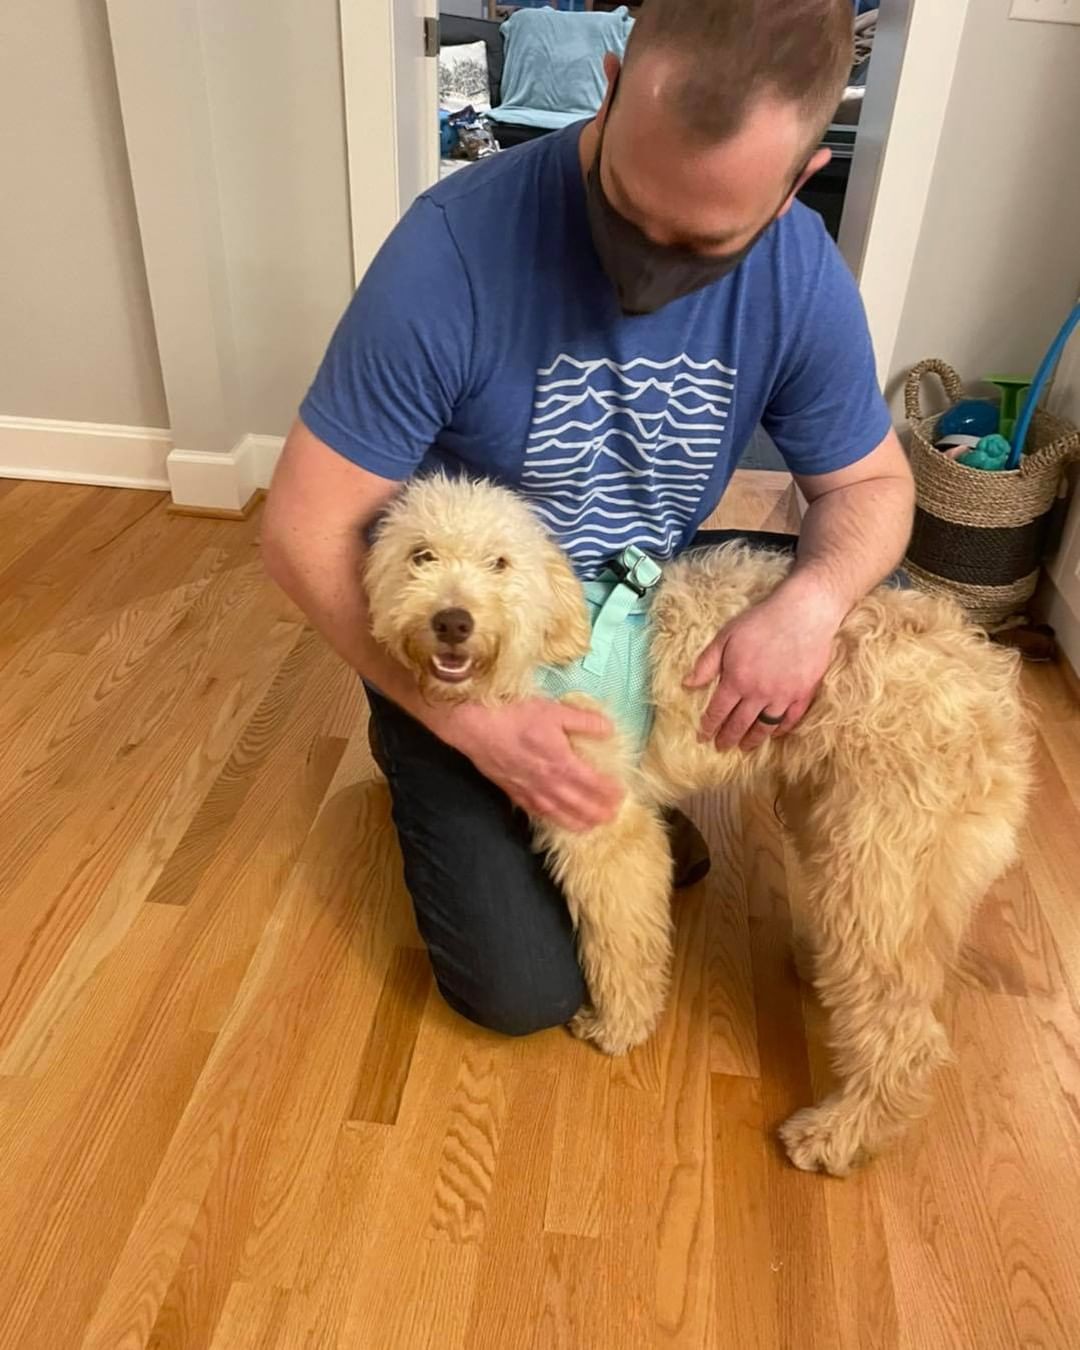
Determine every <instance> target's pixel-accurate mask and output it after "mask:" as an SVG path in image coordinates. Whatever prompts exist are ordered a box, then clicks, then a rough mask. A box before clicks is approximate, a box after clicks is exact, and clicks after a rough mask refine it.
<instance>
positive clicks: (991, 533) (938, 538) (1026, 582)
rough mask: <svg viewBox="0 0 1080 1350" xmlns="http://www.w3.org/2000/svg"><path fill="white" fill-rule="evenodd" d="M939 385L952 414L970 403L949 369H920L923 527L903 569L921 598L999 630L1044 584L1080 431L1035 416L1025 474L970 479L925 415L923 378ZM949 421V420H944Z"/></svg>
mask: <svg viewBox="0 0 1080 1350" xmlns="http://www.w3.org/2000/svg"><path fill="white" fill-rule="evenodd" d="M930 373H933V374H935V375H937V376H939V377H940V379H941V383H942V384H943V385H944V386H945V392H946V394H948V396H949V402H950V404H953V403H956V402H958V401H959V400H960V399H961V398H962V397H963V393H964V391H963V387H962V385H961V383H960V376H959V375H957V373H956V371H955V370H953V368H952V366H949V365H946V363H945V362H944V361H937V360H934V359H930V360H927V361H920V362H919V364H918V365H917V366H914V367H913V368H912V370H911V373H910V374H909V375H908V378H907V385H906V387H905V389H904V404H905V408H906V411H907V416H908V421H909V422H910V424H911V467H912V469H913V471H914V473H915V487H916V492H917V505H916V508H915V526H914V529H913V531H912V535H911V543H910V545H909V546H908V552H907V557H906V559H905V561H904V567H905V570H906V571H907V573H908V574H909V576H910V577H911V580H912V581H913V582H914V583H915V585H916V586H918V587H919V588H920V589H921V590H926V591H936V592H944V593H945V594H947V595H950V596H952V598H953V599H954V600H956V601H958V602H959V603H960V604H961V605H962V606H963V607H964V609H966V610H967V612H968V613H969V614H970V615H971V617H972V618H973V619H975V620H976V621H977V622H978V623H981V624H984V625H987V626H992V625H994V624H997V623H1000V622H1001V621H1002V620H1003V619H1006V618H1008V617H1009V616H1010V615H1012V614H1017V613H1021V612H1023V609H1024V606H1025V605H1026V603H1027V601H1028V600H1030V599H1031V596H1032V595H1033V593H1034V591H1035V586H1036V584H1037V582H1038V580H1039V567H1040V564H1041V562H1042V558H1043V551H1044V546H1045V543H1046V532H1047V525H1048V523H1049V522H1048V517H1049V514H1050V512H1051V510H1052V509H1053V506H1054V501H1055V499H1056V497H1057V493H1058V488H1059V486H1060V484H1061V478H1062V474H1063V472H1064V469H1065V466H1066V465H1067V464H1068V462H1069V460H1070V459H1073V458H1078V457H1080V431H1078V430H1077V429H1076V427H1074V426H1070V424H1069V423H1068V422H1063V421H1062V420H1061V419H1060V418H1058V417H1053V416H1051V414H1050V413H1046V412H1037V413H1036V414H1035V417H1034V419H1033V420H1032V423H1031V429H1030V431H1029V433H1028V437H1027V446H1026V448H1027V453H1026V454H1025V455H1024V458H1023V460H1022V461H1021V464H1020V468H1019V469H1011V470H1001V471H998V472H991V471H988V470H985V469H969V468H968V466H967V465H966V464H959V463H957V462H956V460H953V459H949V458H947V456H945V455H943V454H942V453H941V451H940V450H935V449H934V429H935V427H936V426H937V421H938V417H937V416H935V417H927V416H925V414H924V413H923V411H922V408H921V407H920V405H919V389H920V385H921V382H922V379H923V376H924V375H927V374H930ZM938 416H941V414H938Z"/></svg>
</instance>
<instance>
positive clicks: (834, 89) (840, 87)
mask: <svg viewBox="0 0 1080 1350" xmlns="http://www.w3.org/2000/svg"><path fill="white" fill-rule="evenodd" d="M854 16H855V7H854V5H853V4H852V0H646V3H645V4H644V5H643V6H642V9H641V12H640V16H639V18H638V19H637V21H636V22H635V24H634V28H633V31H632V32H631V34H630V41H629V43H628V44H627V49H626V61H625V64H626V65H627V67H628V68H629V66H630V65H632V64H633V62H634V61H636V60H637V59H638V58H639V57H640V56H641V55H643V54H644V53H645V52H666V53H669V54H670V55H672V56H674V57H675V58H676V59H677V60H678V61H679V62H680V64H681V65H682V66H683V72H682V78H681V79H680V80H679V81H678V82H677V84H676V87H675V89H674V91H673V98H674V107H675V111H676V113H677V114H678V116H679V118H680V120H681V121H682V122H683V124H684V125H685V127H686V129H687V131H689V132H690V133H691V135H693V136H694V137H695V139H698V140H702V141H706V142H717V143H718V142H720V141H725V140H727V139H728V138H729V137H730V136H732V135H734V133H735V132H736V131H738V129H739V127H740V126H742V124H743V122H744V120H745V118H746V115H747V113H748V112H749V109H750V105H751V104H752V103H753V102H754V101H755V100H756V99H758V98H760V97H762V96H766V95H771V96H772V97H774V98H777V99H779V100H781V101H783V102H787V103H795V104H797V105H799V107H800V109H801V111H802V114H803V116H804V118H805V119H806V121H807V122H808V123H810V124H811V125H812V126H813V130H814V135H815V137H817V138H820V135H821V133H822V132H823V131H824V129H825V127H826V126H827V125H828V123H829V121H830V120H831V119H832V117H833V115H834V114H835V112H836V109H837V107H838V106H839V104H840V100H841V98H842V97H843V91H844V86H845V84H846V83H847V80H848V77H849V75H850V72H851V65H852V59H853V31H854V21H855V19H854Z"/></svg>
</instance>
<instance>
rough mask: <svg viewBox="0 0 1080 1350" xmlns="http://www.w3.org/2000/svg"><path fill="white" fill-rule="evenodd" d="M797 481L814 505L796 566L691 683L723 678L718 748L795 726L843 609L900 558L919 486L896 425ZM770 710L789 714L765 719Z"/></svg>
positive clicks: (713, 726)
mask: <svg viewBox="0 0 1080 1350" xmlns="http://www.w3.org/2000/svg"><path fill="white" fill-rule="evenodd" d="M796 481H797V482H798V484H799V487H800V488H801V489H802V492H803V494H804V496H805V497H806V499H807V501H808V503H809V506H808V509H807V511H806V515H805V516H804V518H803V524H802V534H801V537H800V539H799V547H798V554H797V558H796V562H795V566H794V567H793V568H792V570H791V573H790V575H789V576H788V577H787V579H786V580H785V581H784V582H783V583H782V584H781V585H780V586H778V587H777V589H776V590H775V591H774V592H773V594H772V595H771V596H770V597H769V598H768V599H767V600H765V601H763V602H762V603H761V604H759V605H755V606H754V607H753V608H752V609H749V610H747V611H745V612H744V613H743V614H741V615H740V616H739V617H738V618H737V619H735V620H734V621H733V622H732V623H730V624H728V625H727V626H726V627H725V628H724V629H723V630H722V632H720V633H719V634H718V635H717V637H716V639H715V640H714V641H713V642H712V643H710V644H709V646H708V647H707V648H706V649H705V651H704V652H703V653H702V655H701V657H700V658H699V660H698V662H697V664H696V666H695V667H694V670H693V672H692V674H691V676H690V678H689V680H688V681H687V684H688V687H690V688H701V687H703V686H705V685H708V684H711V683H713V682H714V681H718V682H717V685H716V689H715V690H714V692H713V696H712V698H711V700H710V701H709V706H708V708H707V710H706V713H705V717H704V719H703V721H702V727H701V738H702V739H703V740H715V741H716V745H717V748H718V749H732V748H733V747H735V746H741V747H742V748H743V749H752V748H753V747H754V746H756V745H759V744H760V743H761V742H762V741H763V740H764V739H765V738H766V737H767V736H769V735H770V734H778V733H783V732H785V731H789V730H790V729H791V728H792V727H793V726H795V724H796V723H797V722H798V721H799V719H800V718H801V717H802V716H803V714H804V713H805V712H806V709H807V708H808V707H809V706H810V701H811V700H812V698H813V696H814V693H815V691H816V690H817V687H818V685H819V684H820V682H821V679H822V676H823V675H824V674H825V670H826V668H827V666H828V663H829V658H830V656H831V653H832V643H833V638H834V637H835V636H836V632H837V629H838V628H839V627H840V624H841V623H842V622H843V620H844V617H845V616H846V615H847V613H848V611H849V610H850V609H851V608H852V606H853V605H855V604H856V603H857V601H859V600H860V599H861V598H862V597H863V596H864V595H866V594H867V592H868V591H870V590H872V589H873V587H874V586H876V585H877V583H878V582H879V581H881V580H883V579H884V578H885V577H886V576H887V575H888V574H889V572H891V571H892V570H893V568H894V567H895V566H896V565H897V563H898V562H899V561H900V559H901V557H902V556H903V553H904V549H905V547H906V545H907V541H908V538H909V536H910V533H911V522H912V514H913V511H914V503H915V487H914V482H913V480H912V476H911V469H910V467H909V466H908V462H907V456H906V455H905V454H904V450H903V447H902V446H901V445H900V442H899V440H898V439H897V436H896V433H895V432H894V431H890V432H889V434H888V435H887V436H886V437H885V439H884V440H883V441H882V442H881V444H880V445H879V446H878V447H877V448H876V449H875V450H872V451H871V452H870V454H868V455H866V456H864V457H863V458H862V459H860V460H858V461H857V462H856V463H854V464H851V465H848V466H847V467H846V468H843V469H837V470H835V471H834V472H832V473H822V474H814V475H798V476H797V478H796ZM762 712H764V713H766V714H767V715H769V716H771V717H779V718H782V721H781V722H780V723H779V725H767V724H765V723H762V722H760V721H758V717H759V714H760V713H762Z"/></svg>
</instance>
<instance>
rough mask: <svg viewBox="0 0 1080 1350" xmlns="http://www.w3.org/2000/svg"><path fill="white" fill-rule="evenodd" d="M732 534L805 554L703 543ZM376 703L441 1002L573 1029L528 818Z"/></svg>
mask: <svg viewBox="0 0 1080 1350" xmlns="http://www.w3.org/2000/svg"><path fill="white" fill-rule="evenodd" d="M734 538H744V539H748V540H750V541H751V542H752V543H756V544H761V545H765V546H768V547H772V548H777V547H779V548H787V549H793V548H794V546H795V539H794V537H793V536H789V535H782V534H769V533H767V532H764V531H759V532H753V531H746V530H709V531H704V532H702V533H701V534H699V535H698V537H697V539H696V540H695V541H694V542H695V545H712V544H719V543H723V542H724V541H725V540H729V539H734ZM367 696H368V702H369V703H370V705H371V717H372V722H373V724H374V730H375V737H376V740H377V743H378V748H379V752H380V754H379V757H380V759H381V761H382V767H383V770H384V772H385V773H386V776H387V781H388V782H389V784H390V792H391V796H392V798H393V811H394V824H395V826H396V827H397V832H398V838H399V840H400V843H401V853H402V857H403V859H404V863H405V884H406V886H407V887H408V890H409V894H410V895H411V896H412V902H413V908H414V909H415V911H416V922H417V926H418V927H419V929H420V933H421V936H422V937H423V939H424V942H425V943H426V944H427V949H428V954H429V956H430V957H431V964H432V968H433V969H434V972H435V980H436V982H437V984H438V986H439V989H440V991H441V992H442V995H443V997H444V998H445V999H446V1001H447V1003H449V1004H450V1006H451V1007H452V1008H454V1009H456V1010H457V1011H458V1012H459V1013H462V1014H463V1015H464V1016H465V1017H467V1018H469V1020H470V1021H472V1022H478V1023H479V1024H480V1025H481V1026H485V1027H490V1028H491V1029H492V1030H495V1031H501V1032H504V1033H506V1034H507V1035H511V1036H523V1035H526V1034H528V1033H529V1032H531V1031H539V1030H541V1029H542V1028H544V1027H551V1026H558V1025H560V1024H561V1023H563V1022H567V1021H569V1020H570V1018H571V1017H573V1015H574V1013H576V1012H577V1010H578V1008H579V1007H580V1006H581V1004H582V1003H583V1002H584V1001H585V996H586V994H585V982H584V980H583V979H582V975H581V970H580V968H579V967H578V961H577V953H576V950H575V946H574V935H573V932H572V929H571V926H570V916H569V914H568V913H567V910H566V904H565V902H564V900H563V898H562V895H561V894H560V892H559V889H558V887H557V886H556V885H555V883H554V882H553V881H552V880H551V878H550V877H549V876H548V874H547V872H546V871H545V869H544V860H543V858H542V857H541V856H540V855H538V854H536V853H534V852H533V849H532V844H531V834H530V829H529V823H528V820H527V819H526V817H525V815H524V813H523V812H521V811H519V810H517V809H516V808H515V807H514V806H513V805H512V804H511V802H510V800H509V798H507V797H506V796H505V795H504V793H503V792H502V791H500V789H499V788H497V787H496V786H495V785H494V784H493V783H491V782H489V781H488V780H487V779H486V778H484V776H483V775H482V774H480V773H479V772H477V770H476V769H475V768H474V767H473V765H472V764H471V763H470V762H469V760H467V759H466V758H465V757H464V755H460V754H458V752H457V751H456V750H451V749H450V747H449V746H447V745H444V744H443V742H442V741H440V740H439V739H438V737H436V736H433V735H432V734H431V732H430V731H428V730H427V729H426V728H425V727H422V726H421V725H420V723H419V722H416V721H414V720H413V718H411V717H409V716H408V714H406V713H404V712H402V711H401V709H400V708H398V707H397V705H396V704H394V703H391V702H390V701H389V699H386V698H384V697H383V696H382V695H381V694H379V693H376V691H375V690H373V689H370V688H369V689H368V690H367Z"/></svg>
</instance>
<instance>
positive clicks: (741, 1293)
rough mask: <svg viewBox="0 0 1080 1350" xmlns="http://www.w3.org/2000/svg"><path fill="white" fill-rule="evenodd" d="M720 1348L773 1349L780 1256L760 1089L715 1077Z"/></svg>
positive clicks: (750, 1081)
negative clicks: (775, 1246)
mask: <svg viewBox="0 0 1080 1350" xmlns="http://www.w3.org/2000/svg"><path fill="white" fill-rule="evenodd" d="M712 1129H713V1168H714V1174H713V1192H714V1195H715V1197H716V1208H715V1213H714V1227H715V1233H716V1260H715V1262H714V1267H715V1285H716V1293H715V1299H716V1340H715V1344H716V1346H717V1347H725V1346H729V1345H730V1346H740V1347H744V1348H745V1350H774V1347H775V1346H777V1345H778V1344H779V1343H780V1342H779V1341H778V1339H777V1326H776V1302H775V1288H774V1287H775V1284H776V1276H777V1274H778V1271H777V1269H776V1258H775V1256H774V1250H773V1241H772V1229H771V1226H770V1219H769V1207H768V1199H767V1197H768V1163H767V1156H766V1155H767V1148H768V1145H767V1143H766V1136H765V1129H764V1115H763V1112H762V1102H761V1085H760V1083H758V1082H757V1081H756V1080H755V1079H754V1078H749V1077H733V1076H730V1075H726V1074H713V1076H712Z"/></svg>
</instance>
